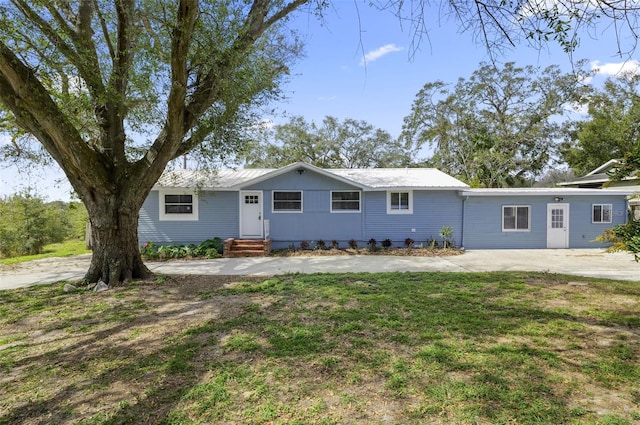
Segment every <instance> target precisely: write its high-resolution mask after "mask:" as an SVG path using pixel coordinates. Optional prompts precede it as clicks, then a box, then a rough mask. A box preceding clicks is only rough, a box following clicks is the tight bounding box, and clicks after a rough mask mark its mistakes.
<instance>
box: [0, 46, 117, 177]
mask: <svg viewBox="0 0 640 425" xmlns="http://www.w3.org/2000/svg"><path fill="white" fill-rule="evenodd" d="M0 99H2V103H4V104H5V105H7V106H8V107H9V109H10V110H11V112H13V114H14V116H15V117H16V120H17V121H18V123H19V124H20V126H21V127H23V128H25V129H27V130H28V131H29V132H31V133H32V134H33V135H34V136H36V138H37V139H38V140H39V141H40V142H41V143H42V145H43V146H44V147H45V149H46V150H47V151H48V152H49V154H51V156H52V157H53V158H54V159H55V160H56V161H57V162H58V163H59V164H60V166H61V167H62V168H63V170H64V171H65V173H66V175H67V177H69V180H70V181H71V183H72V184H74V187H77V183H78V182H79V181H82V182H84V183H85V184H86V182H90V181H93V179H96V178H99V179H103V181H108V180H107V178H106V174H105V171H104V167H103V166H102V164H101V163H100V162H99V160H98V157H97V155H96V153H95V152H94V151H93V150H91V149H90V148H89V147H88V146H87V144H86V143H84V141H83V140H82V137H81V136H80V134H79V133H78V131H77V130H76V129H75V128H74V126H73V125H72V124H71V123H70V122H69V121H68V120H67V119H66V118H65V115H64V114H63V113H62V112H61V111H60V110H59V109H58V107H57V105H56V104H55V102H54V101H53V100H52V99H51V97H50V96H49V94H48V92H47V90H46V89H45V88H44V87H43V86H42V84H41V83H40V81H39V80H38V78H37V77H36V76H35V75H34V73H33V71H32V70H31V69H30V68H29V67H27V66H26V65H25V64H24V63H23V62H22V61H21V60H20V59H19V58H18V57H17V56H16V55H15V54H14V53H13V52H12V51H11V50H10V49H9V48H8V47H7V46H6V45H5V44H4V43H3V42H0Z"/></svg>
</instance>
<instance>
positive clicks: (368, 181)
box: [154, 162, 469, 190]
mask: <svg viewBox="0 0 640 425" xmlns="http://www.w3.org/2000/svg"><path fill="white" fill-rule="evenodd" d="M296 170H304V172H306V171H311V172H315V173H318V174H320V175H323V176H325V177H329V178H332V179H335V180H337V181H340V182H343V183H347V184H350V185H353V186H355V187H358V188H360V189H362V190H387V189H466V188H468V187H469V186H468V185H467V184H465V183H463V182H462V181H460V180H458V179H456V178H454V177H451V176H450V175H448V174H445V173H443V172H442V171H440V170H436V169H435V168H367V169H355V168H353V169H352V168H341V169H324V168H319V167H316V166H314V165H311V164H307V163H305V162H296V163H293V164H290V165H287V166H286V167H282V168H276V169H268V168H254V169H238V170H197V171H196V170H172V171H166V172H165V173H164V174H162V176H161V177H160V179H159V180H158V182H157V183H156V185H155V186H154V188H155V189H159V188H201V189H205V190H214V189H215V190H240V189H242V188H244V187H248V186H251V185H254V184H256V183H260V182H262V181H265V180H268V179H271V178H274V177H277V176H279V175H282V174H285V173H288V172H291V171H296Z"/></svg>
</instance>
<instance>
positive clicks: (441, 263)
mask: <svg viewBox="0 0 640 425" xmlns="http://www.w3.org/2000/svg"><path fill="white" fill-rule="evenodd" d="M90 261H91V254H85V255H79V256H75V257H69V258H48V259H43V260H36V261H30V262H27V263H21V264H18V265H15V266H0V267H2V268H0V289H11V288H19V287H25V286H31V285H35V284H44V283H51V282H57V281H60V280H78V279H82V277H83V276H84V273H85V272H86V271H87V269H88V268H89V262H90ZM147 266H148V267H149V268H150V269H151V270H152V271H154V272H156V273H164V274H221V275H276V274H284V273H317V272H322V273H343V272H389V271H415V272H437V271H447V272H485V271H539V272H549V273H564V274H570V275H575V276H588V277H598V278H607V279H617V280H630V281H638V283H640V263H637V262H636V261H634V259H633V255H631V254H628V253H622V252H618V253H606V252H604V250H602V249H562V250H552V249H522V250H473V251H467V252H465V253H464V254H462V255H457V256H448V257H399V256H380V255H354V256H311V257H264V258H219V259H215V260H191V261H180V260H176V261H166V262H148V263H147Z"/></svg>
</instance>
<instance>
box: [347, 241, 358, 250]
mask: <svg viewBox="0 0 640 425" xmlns="http://www.w3.org/2000/svg"><path fill="white" fill-rule="evenodd" d="M349 248H351V249H358V241H357V240H355V239H351V240H349Z"/></svg>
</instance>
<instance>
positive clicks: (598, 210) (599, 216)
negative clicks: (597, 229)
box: [591, 204, 612, 223]
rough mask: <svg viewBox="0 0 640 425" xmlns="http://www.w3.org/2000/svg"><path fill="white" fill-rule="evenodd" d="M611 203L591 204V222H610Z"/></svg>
mask: <svg viewBox="0 0 640 425" xmlns="http://www.w3.org/2000/svg"><path fill="white" fill-rule="evenodd" d="M611 208H612V207H611V204H593V208H592V210H593V211H592V214H591V217H592V218H591V221H592V222H593V223H611Z"/></svg>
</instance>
